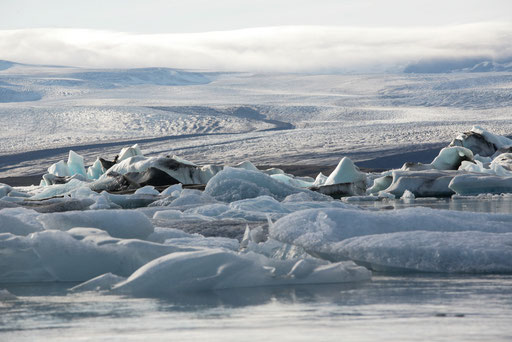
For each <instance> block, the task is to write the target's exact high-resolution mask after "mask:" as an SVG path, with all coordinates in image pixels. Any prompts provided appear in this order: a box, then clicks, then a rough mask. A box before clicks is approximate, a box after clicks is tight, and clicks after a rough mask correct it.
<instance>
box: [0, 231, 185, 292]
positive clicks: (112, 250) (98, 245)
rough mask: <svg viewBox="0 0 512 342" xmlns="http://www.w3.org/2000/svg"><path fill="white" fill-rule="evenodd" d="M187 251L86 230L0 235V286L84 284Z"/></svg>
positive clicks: (123, 273)
mask: <svg viewBox="0 0 512 342" xmlns="http://www.w3.org/2000/svg"><path fill="white" fill-rule="evenodd" d="M187 250H193V249H192V248H178V247H175V246H166V245H163V244H157V243H153V242H148V241H141V240H121V239H115V238H112V237H110V236H109V235H108V234H106V233H104V232H103V233H102V232H99V231H98V230H97V229H90V228H87V229H86V228H78V229H76V228H75V229H72V230H70V231H69V232H63V231H58V230H47V231H42V232H37V233H32V234H30V235H28V236H26V237H24V236H15V235H13V234H9V233H6V234H0V251H1V253H2V258H0V283H3V282H43V281H85V280H89V279H91V278H94V277H97V276H99V275H101V274H105V273H109V272H111V273H113V274H116V275H119V276H129V275H130V274H131V273H133V272H134V271H135V270H136V269H137V268H139V267H141V266H142V265H144V264H146V263H148V262H149V261H151V260H153V259H155V258H158V257H160V256H163V255H166V254H169V253H174V252H182V251H187Z"/></svg>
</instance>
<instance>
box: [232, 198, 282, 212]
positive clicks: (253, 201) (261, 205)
mask: <svg viewBox="0 0 512 342" xmlns="http://www.w3.org/2000/svg"><path fill="white" fill-rule="evenodd" d="M229 206H230V207H231V208H232V209H236V210H244V211H256V212H263V213H289V212H290V210H288V209H286V208H285V207H284V206H283V205H282V204H281V203H280V202H279V201H276V200H275V199H274V198H273V197H270V196H259V197H256V198H249V199H244V200H240V201H235V202H231V203H230V204H229Z"/></svg>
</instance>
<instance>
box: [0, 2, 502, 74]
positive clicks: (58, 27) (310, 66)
mask: <svg viewBox="0 0 512 342" xmlns="http://www.w3.org/2000/svg"><path fill="white" fill-rule="evenodd" d="M511 38H512V1H510V0H486V1H482V0H444V1H440V0H429V1H425V0H414V1H411V0H408V1H406V0H337V1H335V0H316V1H311V0H309V1H305V0H272V1H271V0H252V1H242V0H217V1H211V0H208V1H207V0H187V1H175V0H167V1H164V0H144V1H143V0H139V1H130V0H108V1H106V0H88V1H77V0H45V1H40V0H0V59H7V60H13V61H18V62H24V63H41V64H63V65H78V66H93V67H115V66H119V67H146V66H168V67H177V68H192V69H218V70H235V69H236V70H251V71H297V72H316V71H354V70H356V71H357V70H367V71H371V70H373V71H379V70H380V71H382V70H387V69H393V68H398V67H402V66H403V65H406V64H408V63H411V62H414V61H418V60H421V59H425V58H446V57H456V58H470V57H475V56H490V57H492V58H508V57H509V56H512V51H510V50H511V47H509V45H510V41H512V40H511Z"/></svg>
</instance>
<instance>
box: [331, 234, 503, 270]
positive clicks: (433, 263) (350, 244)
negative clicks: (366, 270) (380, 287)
mask: <svg viewBox="0 0 512 342" xmlns="http://www.w3.org/2000/svg"><path fill="white" fill-rule="evenodd" d="M335 248H336V250H337V253H338V254H339V255H345V256H346V257H347V258H350V259H351V260H355V261H356V262H357V263H361V264H363V265H366V266H370V267H371V268H372V269H373V270H376V271H399V270H403V271H422V272H443V273H511V272H512V233H504V234H496V233H484V232H477V231H461V232H426V231H412V232H400V233H391V234H378V235H367V236H360V237H355V238H352V239H347V240H344V241H342V242H340V243H339V244H337V245H336V247H335Z"/></svg>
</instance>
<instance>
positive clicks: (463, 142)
mask: <svg viewBox="0 0 512 342" xmlns="http://www.w3.org/2000/svg"><path fill="white" fill-rule="evenodd" d="M450 146H464V147H466V148H468V149H470V150H471V151H472V152H473V154H479V155H480V156H482V157H490V156H492V155H493V154H494V153H496V151H497V150H499V149H501V148H505V147H508V146H512V140H510V139H508V138H506V137H504V136H499V135H495V134H492V133H490V132H488V131H486V130H485V129H483V128H481V127H479V126H473V128H471V130H470V131H469V132H466V133H463V134H460V135H459V136H458V137H457V138H455V139H454V140H453V141H452V142H451V144H450Z"/></svg>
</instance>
